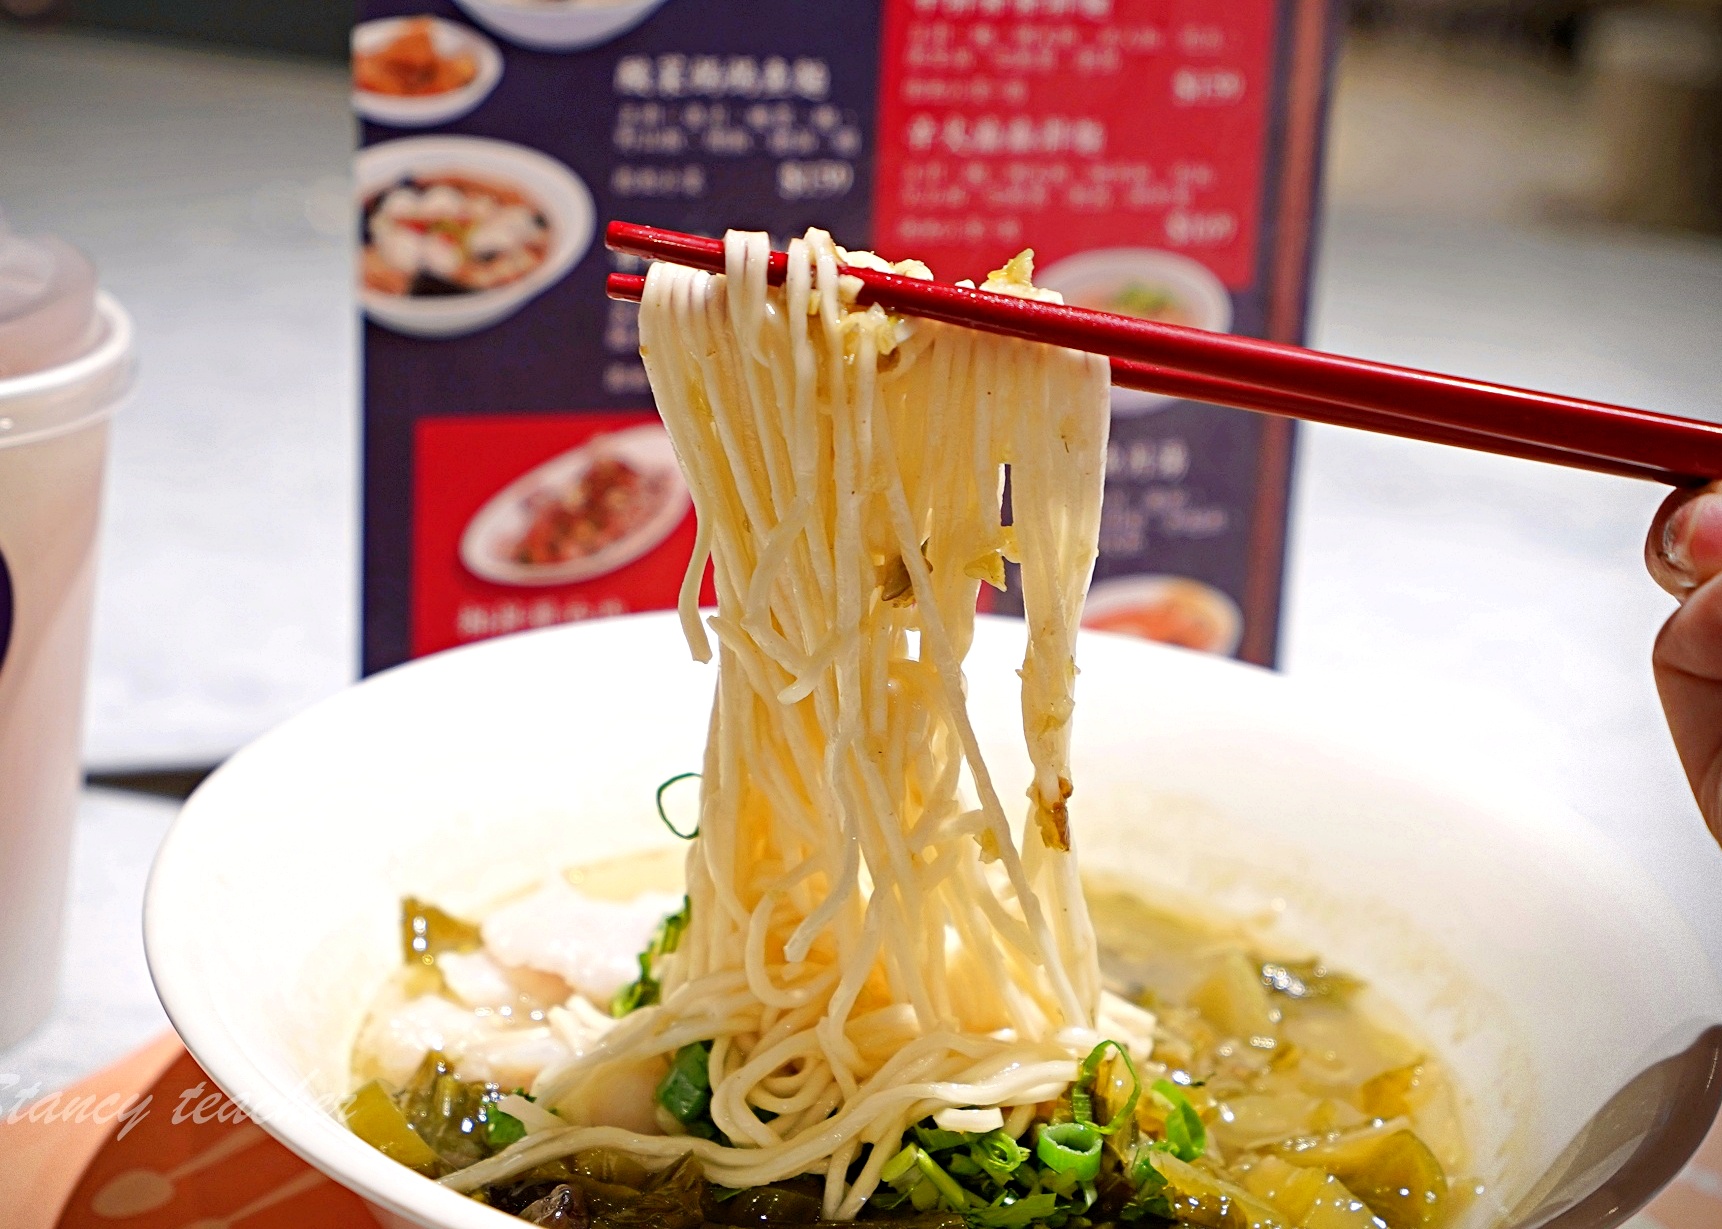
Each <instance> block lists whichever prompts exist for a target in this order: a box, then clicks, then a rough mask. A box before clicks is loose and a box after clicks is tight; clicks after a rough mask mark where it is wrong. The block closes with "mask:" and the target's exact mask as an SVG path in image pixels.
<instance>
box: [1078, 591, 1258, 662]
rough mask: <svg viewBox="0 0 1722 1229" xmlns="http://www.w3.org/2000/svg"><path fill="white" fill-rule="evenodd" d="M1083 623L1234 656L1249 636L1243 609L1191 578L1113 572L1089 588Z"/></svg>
mask: <svg viewBox="0 0 1722 1229" xmlns="http://www.w3.org/2000/svg"><path fill="white" fill-rule="evenodd" d="M1082 626H1083V627H1085V628H1091V629H1093V630H1095V631H1103V632H1116V633H1117V634H1119V635H1122V636H1135V637H1137V638H1139V639H1142V640H1152V641H1155V642H1156V643H1159V644H1171V645H1175V646H1177V647H1179V648H1186V649H1195V650H1196V651H1198V652H1201V653H1215V654H1218V655H1219V656H1221V657H1230V656H1231V655H1232V654H1233V653H1235V652H1237V650H1238V642H1239V641H1240V640H1242V639H1243V636H1244V612H1243V611H1241V610H1239V609H1238V604H1237V603H1236V602H1234V601H1233V600H1232V599H1231V598H1230V597H1228V596H1227V595H1226V594H1224V593H1222V592H1220V591H1219V590H1218V589H1216V588H1214V586H1212V585H1209V584H1204V583H1203V582H1201V581H1199V580H1192V579H1191V578H1190V577H1188V576H1166V575H1151V576H1113V577H1110V578H1109V579H1107V580H1101V581H1096V582H1095V583H1094V587H1093V588H1091V589H1090V590H1089V591H1088V600H1087V602H1086V603H1085V604H1084V605H1083V607H1082Z"/></svg>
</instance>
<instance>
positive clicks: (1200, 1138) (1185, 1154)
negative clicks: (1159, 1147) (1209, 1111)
mask: <svg viewBox="0 0 1722 1229" xmlns="http://www.w3.org/2000/svg"><path fill="white" fill-rule="evenodd" d="M1151 1092H1152V1095H1153V1097H1154V1100H1155V1101H1156V1102H1157V1103H1158V1104H1159V1105H1160V1107H1161V1108H1162V1109H1164V1110H1165V1111H1166V1145H1167V1147H1168V1149H1169V1150H1170V1151H1171V1153H1172V1155H1173V1156H1175V1157H1177V1158H1178V1159H1179V1160H1180V1161H1193V1160H1195V1159H1196V1158H1197V1157H1199V1156H1201V1155H1202V1154H1203V1153H1204V1152H1206V1151H1207V1150H1208V1128H1207V1127H1206V1126H1205V1125H1203V1122H1202V1116H1201V1115H1200V1114H1198V1113H1197V1112H1196V1107H1195V1106H1193V1105H1191V1104H1190V1098H1189V1097H1187V1096H1185V1095H1184V1090H1183V1089H1181V1088H1179V1087H1178V1086H1177V1085H1176V1084H1174V1083H1172V1081H1171V1080H1155V1081H1154V1085H1153V1088H1152V1089H1151Z"/></svg>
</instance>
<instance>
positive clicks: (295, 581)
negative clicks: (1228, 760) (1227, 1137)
mask: <svg viewBox="0 0 1722 1229" xmlns="http://www.w3.org/2000/svg"><path fill="white" fill-rule="evenodd" d="M0 11H4V12H5V13H6V14H7V15H6V16H5V17H3V18H0V205H3V206H4V208H5V209H6V211H7V213H8V215H9V218H10V222H11V224H12V225H13V226H14V227H15V228H17V229H19V230H21V231H24V232H26V233H28V232H33V231H53V232H55V233H58V234H60V235H63V236H64V237H65V238H67V239H69V240H71V241H73V242H74V243H76V244H78V245H80V246H81V247H83V248H84V249H85V250H86V251H88V252H89V253H90V254H91V255H92V256H93V257H94V259H95V261H96V263H97V265H98V267H99V268H100V269H101V271H102V275H103V279H104V281H105V282H106V283H107V284H108V286H109V287H110V288H111V289H112V290H113V291H114V292H115V293H116V294H117V295H118V296H119V298H120V299H121V300H122V301H123V302H124V303H125V304H126V305H127V306H128V308H129V309H130V310H131V311H132V312H133V314H134V316H135V318H136V322H137V326H138V330H139V336H140V347H141V353H142V359H143V364H144V375H143V378H142V382H141V384H140V387H139V391H138V394H137V396H136V398H135V399H134V401H133V402H132V403H131V404H130V405H129V406H128V407H127V409H126V410H125V411H124V412H123V413H122V414H121V415H120V417H119V419H118V420H117V422H116V426H115V437H114V441H115V442H114V455H113V469H112V478H111V486H110V503H109V507H108V514H107V525H106V530H105V534H106V536H105V541H104V546H103V562H102V575H101V580H100V596H99V599H98V615H97V628H96V650H95V666H94V674H93V681H92V692H91V699H90V707H89V717H88V720H89V736H88V744H87V746H88V761H89V770H90V774H91V780H92V782H94V783H95V784H96V785H98V786H108V787H112V786H121V787H126V788H128V789H131V790H133V791H136V790H146V791H155V792H157V793H161V794H166V795H177V794H179V793H182V792H183V791H184V790H185V789H186V788H187V787H188V786H189V785H190V784H191V783H193V782H195V780H196V779H198V778H199V776H201V774H202V773H203V772H205V771H206V770H207V769H208V767H209V766H211V765H213V764H214V763H216V762H218V761H219V760H220V759H221V758H223V757H224V756H225V755H227V754H228V753H229V752H231V751H232V750H233V749H234V748H235V747H237V746H238V745H240V744H241V743H243V742H244V741H246V740H247V739H249V738H251V737H253V736H254V735H256V734H257V733H260V732H261V731H262V730H264V729H266V728H267V727H268V726H270V725H272V724H274V723H275V722H277V721H279V720H280V719H282V718H284V717H286V716H287V715H289V714H291V713H293V712H296V711H298V710H299V709H301V708H303V707H304V706H306V705H307V704H309V703H311V702H313V701H315V700H317V699H319V698H321V697H323V696H325V695H327V694H329V693H331V692H333V691H335V690H336V689H338V688H339V687H341V686H343V685H344V684H345V683H347V682H348V681H349V680H350V679H351V678H352V677H353V676H354V674H355V670H356V660H357V654H356V639H357V633H356V610H357V584H356V579H357V541H358V528H357V522H358V518H357V463H356V462H357V448H358V419H357V413H356V362H357V359H356V334H357V316H356V314H355V313H354V311H353V310H352V302H351V301H352V295H351V284H352V280H353V279H352V274H351V260H352V254H351V233H350V232H351V225H352V214H351V208H352V206H351V187H350V183H349V178H348V176H349V163H350V158H351V154H352V150H353V145H354V137H355V134H354V126H353V121H352V118H351V115H350V112H349V104H348V88H349V86H348V77H347V68H346V63H345V57H346V47H347V34H348V27H349V24H350V21H351V12H350V10H349V9H348V8H347V7H346V6H344V5H340V4H333V3H329V2H328V0H300V2H299V3H295V4H290V5H256V4H233V3H230V2H220V0H0ZM1326 197H1327V213H1326V220H1325V224H1324V229H1323V234H1322V240H1321V247H1320V254H1319V265H1318V276H1317V280H1316V290H1315V295H1314V302H1313V314H1312V333H1311V338H1312V342H1313V344H1316V345H1318V346H1320V347H1323V348H1326V349H1330V350H1335V351H1340V352H1345V353H1352V354H1358V355H1363V356H1367V357H1371V358H1377V359H1383V360H1387V361H1392V362H1401V363H1408V364H1412V365H1416V366H1421V367H1428V368H1433V369H1436V370H1444V371H1452V372H1457V373H1462V374H1466V375H1472V376H1477V377H1481V378H1486V379H1492V380H1498V381H1503V382H1506V383H1512V384H1521V385H1528V386H1532V387H1537V388H1548V389H1552V390H1557V391H1562V392H1567V393H1572V394H1577V395H1582V396H1587V397H1593V398H1598V399H1601V400H1606V401H1612V402H1618V403H1624V404H1629V405H1637V406H1643V407H1647V408H1653V409H1658V410H1663V411H1668V412H1673V413H1679V414H1687V415H1693V416H1700V417H1709V418H1722V393H1719V391H1718V390H1719V389H1722V344H1719V343H1722V0H1655V2H1650V3H1641V4H1622V3H1616V2H1614V0H1357V2H1356V3H1355V4H1354V5H1353V7H1352V9H1351V11H1350V14H1349V21H1348V30H1347V35H1346V38H1345V42H1344V47H1343V51H1342V53H1341V55H1340V57H1339V60H1338V64H1337V69H1336V74H1335V77H1334V87H1333V105H1332V119H1331V127H1330V131H1329V140H1328V171H1327V183H1326ZM1661 495H1662V492H1660V491H1659V490H1657V489H1655V488H1653V487H1650V486H1647V485H1641V484H1636V483H1633V482H1630V481H1626V480H1617V479H1610V478H1604V477H1599V476H1593V475H1586V474H1579V473H1575V472H1568V471H1557V470H1553V469H1547V468H1543V467H1539V466H1534V465H1531V464H1528V463H1520V462H1514V461H1509V460H1505V459H1501V458H1495V457H1485V456H1480V455H1474V454H1469V453H1461V452H1456V451H1452V450H1446V449H1441V448H1438V447H1434V446H1425V445H1418V444H1412V443H1408V442H1405V441H1399V440H1392V439H1386V438H1381V437H1374V436H1367V435H1361V434H1355V433H1349V432H1345V431H1342V430H1338V429H1323V428H1314V429H1309V430H1307V431H1305V432H1304V434H1303V436H1302V439H1301V443H1300V453H1299V462H1298V472H1297V485H1296V488H1295V505H1296V507H1295V519H1294V522H1293V528H1292V535H1293V537H1292V554H1291V562H1290V573H1289V582H1290V588H1289V600H1288V607H1287V613H1286V625H1285V633H1284V637H1283V642H1282V665H1283V666H1284V668H1285V669H1286V670H1287V671H1288V672H1289V673H1290V674H1291V675H1292V676H1293V677H1294V678H1297V679H1302V680H1304V681H1306V682H1307V683H1309V684H1310V685H1311V686H1320V687H1322V688H1324V689H1328V690H1333V691H1338V692H1341V693H1343V694H1346V695H1349V696H1350V697H1353V698H1354V700H1355V703H1356V704H1357V706H1358V707H1359V708H1360V709H1362V710H1364V711H1371V712H1379V713H1380V714H1382V720H1383V721H1390V722H1394V723H1397V725H1398V726H1399V728H1402V729H1404V730H1405V731H1406V732H1407V737H1408V738H1411V739H1414V740H1420V741H1422V742H1423V743H1425V744H1426V745H1427V746H1428V748H1429V750H1430V753H1431V754H1436V755H1450V756H1454V757H1463V758H1464V759H1466V760H1467V761H1470V762H1475V763H1483V764H1492V765H1495V766H1497V767H1498V768H1499V769H1500V770H1501V771H1502V772H1504V773H1511V774H1513V775H1515V776H1518V777H1520V778H1521V779H1524V778H1526V777H1528V778H1529V779H1530V780H1531V781H1533V782H1536V783H1539V784H1541V785H1542V786H1544V787H1545V788H1546V789H1548V790H1549V791H1550V792H1551V793H1553V794H1555V795H1556V796H1557V797H1560V798H1562V799H1564V800H1566V801H1567V802H1568V803H1570V804H1571V805H1572V806H1573V807H1574V808H1575V809H1576V810H1578V811H1579V812H1580V813H1582V814H1583V815H1585V816H1586V817H1587V818H1589V819H1590V820H1591V821H1592V822H1594V823H1596V824H1597V825H1598V826H1600V827H1602V828H1605V829H1607V830H1609V831H1610V832H1612V833H1613V834H1614V835H1616V836H1617V837H1619V838H1621V839H1622V840H1623V841H1624V842H1626V843H1627V844H1628V846H1629V848H1630V850H1631V852H1632V856H1634V857H1637V858H1639V859H1640V860H1642V861H1643V862H1645V863H1646V865H1647V866H1649V867H1650V868H1651V869H1652V870H1653V872H1654V873H1656V874H1657V875H1658V876H1659V877H1660V878H1661V879H1662V880H1663V881H1664V882H1665V883H1666V884H1667V885H1668V886H1669V889H1670V891H1671V893H1672V894H1673V895H1674V896H1675V897H1676V899H1678V900H1679V901H1681V902H1682V904H1683V905H1685V906H1686V908H1687V910H1688V913H1689V916H1691V917H1692V918H1693V919H1694V922H1695V924H1696V925H1698V926H1699V928H1700V929H1701V930H1702V931H1703V932H1704V938H1705V940H1706V942H1707V943H1708V944H1709V946H1710V950H1711V952H1712V955H1713V956H1714V957H1716V958H1717V959H1719V960H1722V918H1718V917H1715V916H1713V915H1714V914H1715V909H1714V902H1715V901H1716V900H1717V899H1718V898H1719V894H1722V870H1719V869H1718V865H1717V863H1718V859H1717V857H1716V853H1715V850H1714V848H1713V847H1712V846H1711V845H1710V842H1709V839H1708V837H1707V836H1706V835H1705V833H1704V831H1703V828H1702V824H1701V822H1700V821H1699V819H1698V816H1697V812H1696V809H1695V808H1694V807H1693V805H1692V803H1691V800H1690V797H1689V795H1688V792H1687V788H1686V784H1685V781H1684V778H1683V777H1682V775H1681V773H1680V769H1679V765H1678V763H1677V762H1676V761H1675V758H1674V755H1673V752H1672V750H1671V749H1670V747H1669V745H1668V742H1667V737H1666V733H1665V731H1664V729H1663V726H1662V720H1661V714H1660V710H1659V708H1658V705H1657V701H1656V696H1655V692H1654V689H1653V687H1652V685H1651V681H1650V671H1649V665H1648V656H1649V651H1650V644H1651V640H1652V638H1653V636H1654V634H1655V631H1656V628H1657V626H1658V625H1659V624H1660V622H1661V620H1662V619H1663V618H1665V617H1666V615H1667V613H1668V611H1669V609H1670V608H1671V603H1670V602H1669V600H1668V599H1666V598H1665V597H1664V596H1663V595H1662V594H1661V593H1660V592H1659V591H1658V590H1656V589H1655V587H1654V586H1653V585H1651V583H1650V582H1649V580H1648V579H1647V578H1646V576H1645V575H1644V572H1643V568H1642V564H1641V562H1640V549H1641V543H1642V540H1643V535H1644V530H1645V527H1646V525H1647V524H1648V523H1649V520H1650V517H1651V514H1652V512H1653V511H1654V509H1655V507H1656V505H1657V503H1658V502H1659V500H1660V498H1661ZM0 498H4V492H0ZM171 814H172V810H171V807H169V806H167V805H166V804H161V805H157V806H151V805H149V804H146V803H143V802H140V801H135V800H133V801H126V800H123V799H120V798H119V797H117V796H116V795H113V794H111V793H93V794H92V795H91V801H90V803H89V805H88V807H87V809H86V817H85V829H84V834H83V838H82V839H83V841H84V844H83V845H82V846H81V847H80V849H81V852H80V855H79V856H80V859H81V860H80V863H79V876H80V879H79V882H78V887H77V889H76V891H77V892H78V894H79V896H78V900H79V902H80V903H79V905H78V912H77V913H76V915H75V919H74V933H73V955H72V960H73V963H74V967H78V962H79V961H84V962H86V965H89V963H90V962H94V964H95V965H98V966H100V967H102V968H104V969H107V968H109V967H111V966H114V965H115V964H116V962H118V961H120V960H122V959H123V960H128V961H130V963H129V964H128V965H127V968H128V969H130V971H129V972H126V973H124V974H123V975H117V976H119V977H120V980H119V981H118V982H115V981H112V980H111V979H110V982H109V985H110V990H109V991H108V995H109V997H108V1000H107V1001H106V1002H104V1003H69V1004H68V1005H67V1007H66V1009H65V1013H63V1014H62V1018H61V1020H60V1025H59V1027H58V1028H57V1029H56V1030H55V1031H54V1032H53V1034H52V1038H51V1040H50V1041H40V1040H39V1041H36V1042H32V1043H28V1044H30V1045H33V1046H36V1047H37V1049H36V1050H35V1051H33V1052H32V1054H33V1057H31V1056H26V1057H25V1058H23V1059H18V1058H17V1057H16V1056H10V1057H9V1061H19V1062H24V1063H26V1064H29V1063H34V1064H35V1069H36V1070H39V1071H44V1072H49V1073H53V1072H60V1073H61V1074H64V1072H65V1071H67V1070H71V1069H72V1067H73V1066H74V1065H75V1066H76V1067H78V1068H80V1069H87V1068H88V1066H89V1065H91V1064H92V1063H93V1062H95V1061H98V1060H101V1059H102V1058H104V1057H106V1056H111V1055H112V1054H113V1053H117V1052H118V1051H119V1049H122V1048H124V1045H125V1044H127V1042H126V1039H125V1038H124V1037H122V1036H120V1035H119V1034H121V1033H131V1034H136V1036H138V1037H141V1036H143V1035H146V1034H147V1032H148V1030H149V1029H152V1028H154V1027H158V1026H159V1009H158V1008H155V1006H154V1000H153V997H152V996H149V995H148V993H147V983H144V982H142V981H141V978H142V973H141V961H139V960H137V959H135V956H132V955H129V954H128V953H131V952H132V949H135V947H136V945H137V940H136V937H135V931H136V923H135V918H136V916H137V914H136V903H137V902H136V898H137V895H138V893H140V892H141V880H142V867H143V865H144V864H145V863H146V862H147V855H148V851H149V850H150V849H151V848H153V841H154V839H156V837H157V836H159V833H160V831H161V830H162V829H163V828H164V827H165V825H166V823H167V821H168V819H169V818H171ZM128 842H129V844H128ZM128 850H130V851H132V852H130V853H128V852H127V851H128ZM132 965H136V966H137V967H136V968H132ZM126 979H130V980H126ZM74 980H76V981H77V982H83V981H84V980H85V979H83V978H76V979H74ZM116 986H117V987H118V988H112V987H116ZM80 1012H82V1013H84V1015H82V1016H80V1015H79V1013H80ZM66 1013H70V1014H66ZM116 1013H118V1014H117V1015H116ZM86 1017H87V1019H86ZM99 1019H106V1020H107V1021H108V1025H107V1027H106V1030H105V1031H103V1030H102V1029H99V1028H98V1027H97V1023H96V1021H98V1020H99ZM116 1019H118V1020H121V1021H122V1022H127V1023H125V1024H124V1027H121V1028H119V1029H118V1030H117V1031H116V1028H115V1026H114V1021H115V1020H116ZM80 1021H82V1023H80ZM80 1030H82V1031H80ZM43 1047H48V1048H43ZM50 1051H51V1052H50ZM14 1069H16V1068H14Z"/></svg>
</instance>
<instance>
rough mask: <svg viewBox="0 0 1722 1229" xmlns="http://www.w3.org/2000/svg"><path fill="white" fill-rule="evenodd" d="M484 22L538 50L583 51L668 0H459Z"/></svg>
mask: <svg viewBox="0 0 1722 1229" xmlns="http://www.w3.org/2000/svg"><path fill="white" fill-rule="evenodd" d="M457 3H459V5H460V6H461V8H463V9H465V10H466V11H467V13H468V14H469V15H470V16H471V17H472V19H473V20H474V21H476V22H478V23H479V24H480V25H482V26H484V27H486V28H487V29H489V30H491V31H493V32H494V33H496V34H498V35H500V36H501V37H502V38H505V39H507V40H508V41H509V42H511V43H514V44H515V45H516V46H520V47H530V48H532V49H533V50H535V51H561V52H569V51H582V50H584V49H586V48H588V47H596V46H598V45H600V44H602V43H607V42H609V41H610V40H611V39H614V38H620V37H621V36H622V35H624V34H626V33H627V32H628V31H629V30H632V29H633V28H634V27H635V26H637V25H639V24H640V23H641V22H642V21H644V20H646V18H648V17H650V16H651V15H652V13H653V12H654V11H655V10H656V9H657V8H658V7H659V6H660V5H662V4H663V3H664V0H457Z"/></svg>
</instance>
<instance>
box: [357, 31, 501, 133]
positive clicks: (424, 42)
mask: <svg viewBox="0 0 1722 1229" xmlns="http://www.w3.org/2000/svg"><path fill="white" fill-rule="evenodd" d="M352 48H353V110H355V111H357V112H358V113H359V114H360V115H362V116H363V117H364V118H366V119H368V120H370V121H372V122H373V123H378V124H387V125H388V126H390V127H391V128H428V127H430V126H431V125H434V124H445V123H448V122H449V121H451V120H456V119H459V118H460V117H461V116H463V115H466V114H467V113H468V112H470V111H472V110H473V109H474V108H476V107H477V106H478V105H479V104H480V103H482V102H483V101H484V100H485V99H486V98H488V97H489V96H490V92H491V91H492V90H494V89H495V88H496V85H497V82H499V81H501V80H502V53H501V52H500V51H498V50H497V48H496V44H495V43H493V42H491V41H490V40H489V39H488V38H486V37H485V36H484V35H482V34H480V33H479V32H478V31H477V30H475V29H473V28H472V27H471V26H464V25H461V24H460V23H459V22H454V21H448V20H445V19H444V18H441V17H431V16H428V15H425V16H419V17H381V18H378V19H376V20H374V21H363V22H360V23H359V24H358V25H357V26H354V27H353V39H352Z"/></svg>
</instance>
